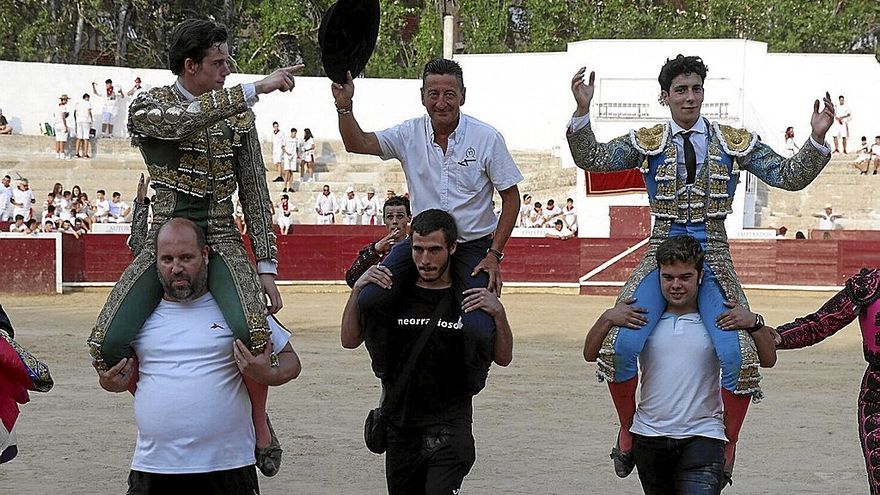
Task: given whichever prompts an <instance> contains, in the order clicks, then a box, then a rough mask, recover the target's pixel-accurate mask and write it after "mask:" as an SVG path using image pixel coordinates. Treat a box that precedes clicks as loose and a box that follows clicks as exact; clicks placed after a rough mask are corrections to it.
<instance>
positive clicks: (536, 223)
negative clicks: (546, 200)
mask: <svg viewBox="0 0 880 495" xmlns="http://www.w3.org/2000/svg"><path fill="white" fill-rule="evenodd" d="M543 220H544V208H543V206H542V205H541V202H540V201H535V204H534V205H533V206H532V209H531V210H529V214H528V216H527V217H526V224H525V227H528V228H535V227H541V226H543V225H544V222H543Z"/></svg>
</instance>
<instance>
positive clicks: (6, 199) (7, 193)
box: [0, 175, 12, 222]
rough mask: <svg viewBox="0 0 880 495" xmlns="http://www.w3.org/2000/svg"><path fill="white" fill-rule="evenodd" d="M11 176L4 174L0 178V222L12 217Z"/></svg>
mask: <svg viewBox="0 0 880 495" xmlns="http://www.w3.org/2000/svg"><path fill="white" fill-rule="evenodd" d="M11 183H12V177H10V176H8V175H4V176H3V179H0V222H8V221H9V219H11V218H12V186H11V185H10V184H11Z"/></svg>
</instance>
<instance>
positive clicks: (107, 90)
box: [92, 79, 125, 138]
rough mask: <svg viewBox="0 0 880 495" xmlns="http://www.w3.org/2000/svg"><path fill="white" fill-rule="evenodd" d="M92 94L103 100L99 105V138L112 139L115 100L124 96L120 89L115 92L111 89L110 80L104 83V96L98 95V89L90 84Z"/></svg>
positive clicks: (115, 108)
mask: <svg viewBox="0 0 880 495" xmlns="http://www.w3.org/2000/svg"><path fill="white" fill-rule="evenodd" d="M92 93H94V94H95V96H98V97H100V98H103V99H104V103H103V105H101V137H103V138H110V137H113V118H114V117H116V111H117V107H116V99H117V98H119V99H122V98H125V94H124V93H123V92H122V90H121V89H120V90H119V91H116V90H115V89H114V88H113V81H112V80H110V79H107V80H106V81H104V94H101V93H98V87H97V86H96V85H95V83H92Z"/></svg>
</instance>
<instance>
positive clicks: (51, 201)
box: [43, 193, 55, 215]
mask: <svg viewBox="0 0 880 495" xmlns="http://www.w3.org/2000/svg"><path fill="white" fill-rule="evenodd" d="M50 206H53V207H54V206H55V195H54V194H52V193H49V194H47V195H46V201H43V215H45V214H46V211H47V210H48V209H49V207H50Z"/></svg>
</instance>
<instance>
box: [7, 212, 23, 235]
mask: <svg viewBox="0 0 880 495" xmlns="http://www.w3.org/2000/svg"><path fill="white" fill-rule="evenodd" d="M9 231H10V232H12V233H13V234H24V233H25V232H27V225H25V223H24V215H15V222H13V223H12V224H11V225H9Z"/></svg>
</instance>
